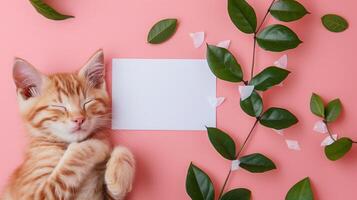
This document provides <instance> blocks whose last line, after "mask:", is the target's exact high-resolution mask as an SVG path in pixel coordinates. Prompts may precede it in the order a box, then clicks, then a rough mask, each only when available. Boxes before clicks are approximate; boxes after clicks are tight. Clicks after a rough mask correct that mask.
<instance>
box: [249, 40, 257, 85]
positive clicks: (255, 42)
mask: <svg viewBox="0 0 357 200" xmlns="http://www.w3.org/2000/svg"><path fill="white" fill-rule="evenodd" d="M256 46H257V33H254V42H253V56H252V67H251V68H250V79H252V78H253V75H254V65H255V48H256Z"/></svg>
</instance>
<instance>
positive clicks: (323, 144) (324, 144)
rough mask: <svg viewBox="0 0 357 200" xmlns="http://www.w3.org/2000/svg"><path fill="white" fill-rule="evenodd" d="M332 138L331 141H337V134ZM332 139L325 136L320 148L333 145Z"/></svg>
mask: <svg viewBox="0 0 357 200" xmlns="http://www.w3.org/2000/svg"><path fill="white" fill-rule="evenodd" d="M332 137H333V139H335V140H337V134H333V135H332ZM333 139H332V138H331V137H330V136H327V137H326V138H325V139H324V140H322V142H321V146H322V147H324V146H327V145H330V144H332V143H334V142H335V140H333Z"/></svg>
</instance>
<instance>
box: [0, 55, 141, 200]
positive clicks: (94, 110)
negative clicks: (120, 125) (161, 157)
mask: <svg viewBox="0 0 357 200" xmlns="http://www.w3.org/2000/svg"><path fill="white" fill-rule="evenodd" d="M104 72H105V71H104V59H103V52H102V51H101V50H100V51H98V52H96V53H95V54H94V55H93V56H92V57H91V58H90V60H89V61H88V62H87V64H85V65H84V67H82V69H81V70H79V72H76V73H67V74H66V73H63V74H53V75H49V76H46V75H43V74H41V73H39V72H38V71H37V70H36V69H35V68H34V67H33V66H31V64H29V63H28V62H26V61H25V60H22V59H19V58H16V59H15V64H14V68H13V77H14V81H15V84H16V87H17V96H18V101H19V105H20V112H21V115H22V117H23V120H24V122H25V126H26V129H27V130H28V132H29V138H30V142H29V145H28V147H27V150H26V153H25V161H24V162H23V163H22V165H21V166H20V167H19V168H17V170H16V171H15V172H14V174H13V175H12V177H11V179H10V182H9V184H8V186H7V187H6V188H5V193H4V195H3V197H2V198H0V199H2V200H103V199H115V200H121V199H124V196H125V195H126V193H127V192H129V191H130V190H131V186H132V181H133V176H134V168H135V162H134V158H133V155H132V154H131V153H130V151H129V150H127V149H126V148H124V147H116V148H115V149H114V150H113V151H112V150H111V147H110V143H109V141H108V137H107V135H108V129H109V126H110V120H111V107H110V98H109V95H108V93H107V91H106V86H105V80H104Z"/></svg>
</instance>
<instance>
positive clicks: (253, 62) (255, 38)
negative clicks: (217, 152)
mask: <svg viewBox="0 0 357 200" xmlns="http://www.w3.org/2000/svg"><path fill="white" fill-rule="evenodd" d="M274 2H275V0H273V1H272V2H271V3H270V6H269V8H268V10H267V12H266V13H265V15H264V17H263V20H262V21H261V23H260V24H259V26H258V29H257V30H256V31H255V32H254V41H253V53H252V54H253V55H252V66H251V70H250V79H252V78H253V75H254V66H255V49H256V46H257V34H258V32H259V31H260V29H261V28H262V26H263V24H264V22H265V20H266V18H267V17H268V14H269V11H270V9H271V7H272V6H273V4H274ZM248 83H249V81H244V84H245V85H247V84H248ZM258 122H259V118H257V119H256V120H255V122H254V125H253V127H252V128H251V129H250V131H249V134H248V135H247V137H246V138H245V140H244V142H243V144H242V146H241V148H240V149H239V151H238V153H237V155H236V159H238V157H239V155H240V154H241V153H242V151H243V149H244V147H245V146H246V144H247V142H248V140H249V138H250V137H251V135H252V133H253V131H254V129H255V127H256V126H257V124H258ZM231 173H232V170H231V168H230V169H229V172H228V174H227V176H226V179H225V181H224V184H223V186H222V189H221V191H220V193H219V196H218V199H221V197H222V195H223V192H224V189H225V188H226V185H227V182H228V179H229V177H230V176H231Z"/></svg>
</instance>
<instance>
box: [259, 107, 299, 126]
mask: <svg viewBox="0 0 357 200" xmlns="http://www.w3.org/2000/svg"><path fill="white" fill-rule="evenodd" d="M259 122H260V123H261V124H262V125H264V126H266V127H269V128H273V129H276V130H280V129H285V128H288V127H290V126H292V125H294V124H296V123H297V122H298V119H297V118H296V117H295V116H294V115H293V114H292V113H291V112H289V111H288V110H285V109H283V108H275V107H272V108H269V109H268V110H267V111H265V113H263V115H262V116H261V118H260V120H259Z"/></svg>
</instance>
